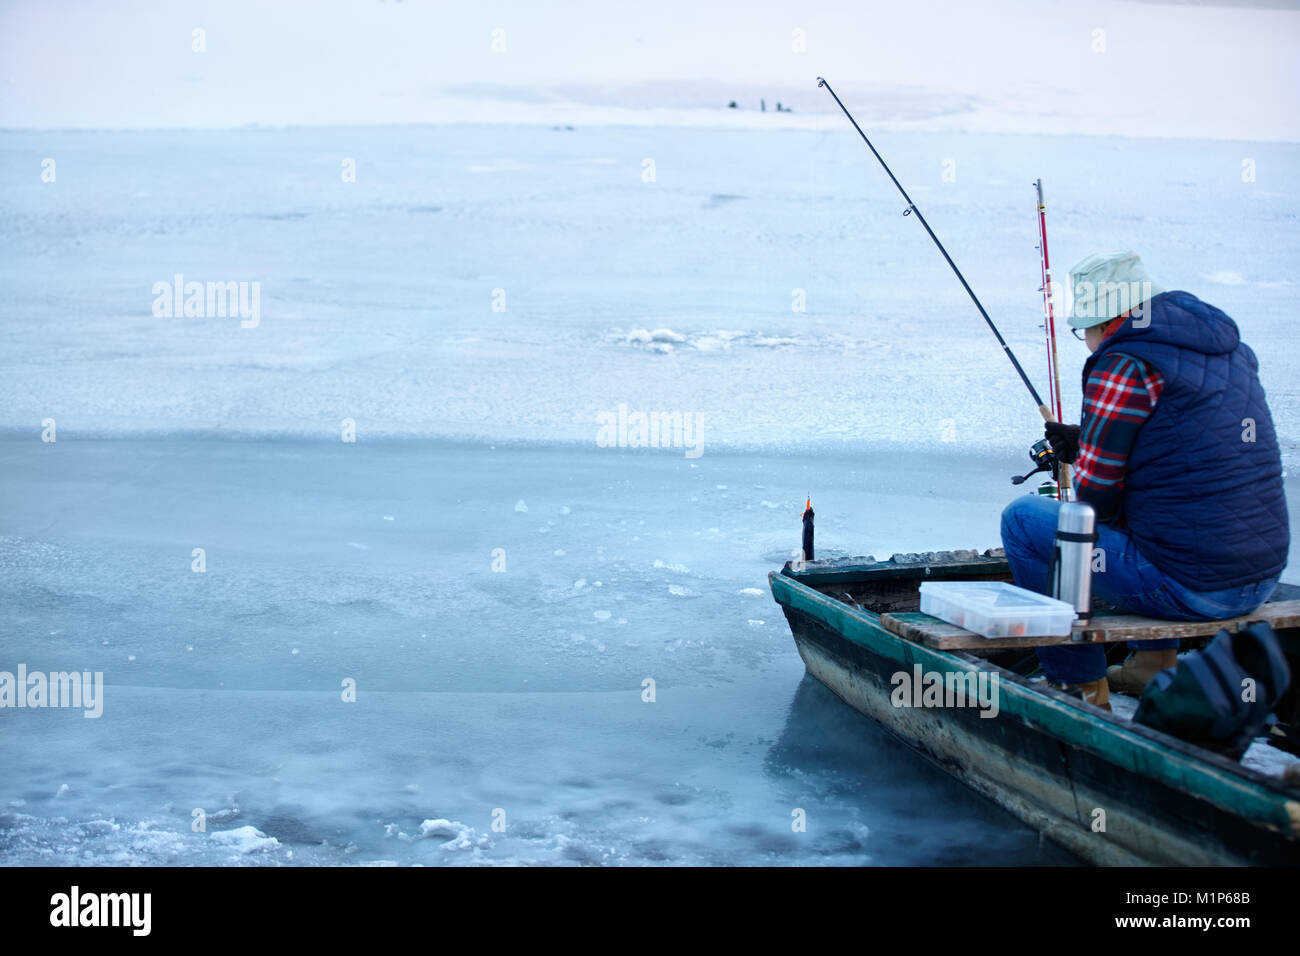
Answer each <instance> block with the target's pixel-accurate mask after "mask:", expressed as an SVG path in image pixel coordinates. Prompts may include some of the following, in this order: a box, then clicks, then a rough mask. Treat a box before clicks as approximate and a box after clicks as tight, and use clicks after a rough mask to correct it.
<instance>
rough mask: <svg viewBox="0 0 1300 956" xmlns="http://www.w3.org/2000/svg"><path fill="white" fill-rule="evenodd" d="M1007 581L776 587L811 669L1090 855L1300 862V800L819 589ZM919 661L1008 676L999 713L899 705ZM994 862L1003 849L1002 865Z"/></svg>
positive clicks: (873, 567) (912, 571)
mask: <svg viewBox="0 0 1300 956" xmlns="http://www.w3.org/2000/svg"><path fill="white" fill-rule="evenodd" d="M1005 573H1006V564H1005V561H1002V560H1000V559H989V558H983V559H978V560H975V561H967V562H963V563H961V564H959V565H957V566H956V567H949V566H945V567H931V568H928V569H927V568H921V567H916V566H914V567H911V568H900V567H898V566H897V565H890V564H889V563H887V562H881V563H874V564H870V565H860V566H856V567H844V566H840V567H836V568H834V569H819V568H816V567H810V568H808V570H806V571H803V572H794V571H792V570H791V569H790V567H789V566H788V565H787V567H786V569H785V570H784V571H782V572H773V573H772V574H770V575H769V581H770V584H771V588H772V594H773V597H774V598H775V599H776V601H777V603H778V604H780V605H781V608H782V610H783V611H784V613H785V615H786V619H787V620H788V621H789V623H790V627H791V630H792V632H793V634H794V637H795V642H796V645H797V646H798V649H799V654H800V656H801V657H802V658H803V660H804V663H805V665H806V667H807V669H808V671H809V673H811V674H812V675H813V676H814V677H816V678H817V679H818V680H820V681H821V682H822V683H823V684H825V685H826V686H827V687H829V688H830V689H831V690H832V691H833V692H834V693H835V694H837V695H838V696H839V697H840V698H842V699H843V700H844V701H846V702H847V703H848V704H850V705H851V706H852V707H854V708H855V709H857V710H859V711H861V712H862V713H864V714H866V715H868V716H869V717H871V718H872V719H874V720H876V721H877V722H878V723H880V724H881V725H882V726H884V727H885V728H886V729H888V730H890V731H891V732H892V733H894V734H895V735H896V736H898V737H899V738H901V739H902V740H903V741H905V742H906V743H908V744H909V745H911V746H912V747H914V748H915V749H917V750H918V751H920V752H921V753H923V754H925V755H926V756H928V757H930V758H931V759H933V760H934V761H936V762H937V763H938V764H939V765H940V766H942V767H944V768H945V769H946V770H948V771H949V772H950V773H952V774H953V775H954V776H956V777H958V778H959V779H961V780H963V781H964V782H966V783H967V784H968V785H970V786H971V787H973V788H974V789H976V790H977V791H979V792H980V793H983V794H985V795H986V796H988V797H989V798H991V799H992V800H994V801H996V802H997V803H998V804H1000V805H1001V806H1003V807H1005V808H1006V809H1007V810H1009V811H1011V812H1012V813H1014V814H1015V815H1016V816H1017V817H1019V818H1020V819H1021V820H1023V821H1024V822H1025V823H1027V824H1028V825H1030V826H1032V827H1034V828H1035V829H1037V830H1038V831H1039V832H1040V833H1042V834H1044V835H1045V836H1046V837H1048V838H1049V839H1051V840H1053V841H1055V842H1056V843H1058V844H1060V845H1062V846H1064V847H1066V848H1067V849H1069V850H1070V851H1072V852H1074V853H1076V854H1077V855H1079V856H1080V857H1082V858H1083V859H1085V860H1088V861H1090V862H1093V863H1098V864H1111V865H1116V864H1117V865H1133V864H1187V865H1221V864H1255V865H1259V864H1296V863H1300V791H1297V790H1296V789H1294V788H1289V787H1287V786H1285V785H1283V784H1282V783H1281V782H1280V781H1279V780H1275V779H1273V778H1270V777H1267V776H1265V775H1263V774H1260V773H1257V772H1255V771H1252V770H1250V769H1249V768H1245V767H1242V766H1241V765H1239V764H1237V763H1234V762H1232V761H1230V760H1228V759H1226V758H1224V757H1220V756H1218V755H1216V754H1212V753H1210V752H1209V751H1206V750H1204V749H1203V748H1200V747H1195V746H1192V745H1190V744H1187V743H1184V742H1183V741H1180V740H1177V739H1175V738H1173V737H1169V736H1167V735H1165V734H1162V733H1159V732H1157V731H1153V730H1151V729H1149V728H1146V727H1143V726H1141V725H1134V724H1132V723H1130V722H1128V721H1125V720H1122V719H1121V718H1119V717H1116V716H1114V715H1112V714H1111V713H1109V712H1107V711H1104V710H1101V709H1099V708H1096V707H1093V706H1092V705H1090V704H1085V703H1083V702H1082V701H1079V700H1077V699H1075V698H1071V697H1069V696H1067V695H1065V694H1062V693H1060V692H1057V691H1055V690H1052V689H1050V688H1046V687H1044V686H1043V685H1041V684H1040V683H1039V684H1031V683H1030V682H1029V681H1027V680H1025V679H1023V678H1021V677H1019V676H1017V675H1015V674H1013V673H1010V672H1009V671H1006V670H1003V669H1001V668H998V667H996V666H995V665H993V664H991V663H989V662H987V661H985V660H983V659H981V658H979V657H976V656H973V655H969V654H965V653H961V652H953V651H939V650H933V649H930V648H927V647H924V646H922V645H920V644H916V643H913V642H910V641H907V640H904V639H902V638H900V637H898V636H896V635H894V634H892V633H891V632H889V631H887V630H886V629H885V628H884V627H883V626H881V624H880V620H879V615H878V614H877V613H875V612H873V611H871V610H867V609H865V608H860V607H855V606H852V605H851V604H849V603H846V602H845V601H841V600H837V599H836V598H834V597H831V596H828V595H827V594H824V593H822V592H821V591H820V590H818V589H817V588H818V587H822V588H825V589H828V590H836V589H838V588H841V587H846V588H847V587H851V586H852V585H853V584H855V583H856V584H859V585H861V584H863V583H864V582H869V581H886V582H888V581H890V580H891V578H892V579H899V580H900V581H906V582H910V583H908V584H907V587H909V588H914V587H915V581H916V580H917V579H923V578H931V579H932V578H933V577H947V576H953V575H954V574H962V575H964V576H967V577H973V576H989V577H997V576H999V575H1005ZM837 593H838V592H837ZM918 664H919V665H921V667H922V669H923V671H937V672H941V673H948V672H956V673H966V672H970V671H976V672H978V671H987V672H989V673H990V675H991V674H992V673H994V672H996V673H997V675H998V682H999V713H998V715H997V716H996V717H981V716H980V710H979V709H978V708H973V707H952V708H926V707H895V706H893V704H892V703H891V700H890V695H891V692H892V690H893V686H894V685H893V683H892V681H891V678H892V676H893V675H894V674H895V673H897V672H900V671H902V672H908V673H910V672H911V671H912V669H913V667H914V666H915V665H918ZM1097 811H1102V814H1104V817H1103V816H1102V814H1099V813H1098V812H1097ZM1102 820H1104V829H1100V828H1098V825H1099V823H1100V822H1101V821H1102ZM996 857H997V851H996V848H993V847H991V848H990V862H991V863H996Z"/></svg>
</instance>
